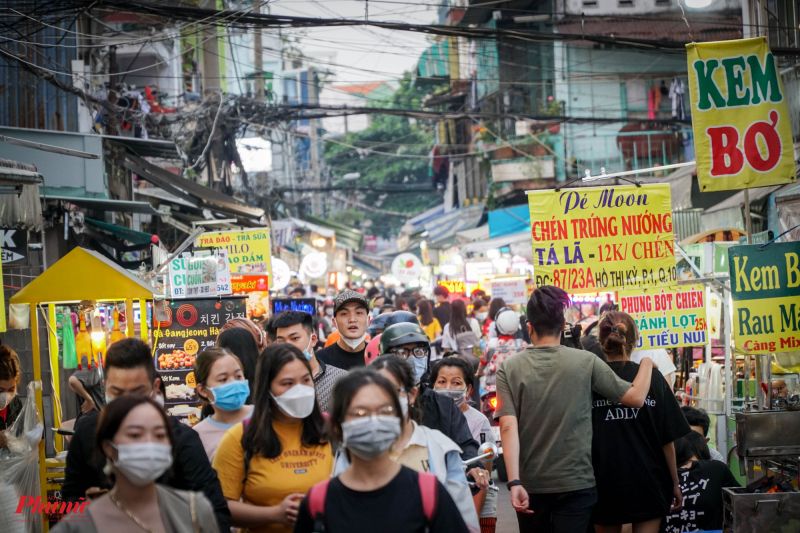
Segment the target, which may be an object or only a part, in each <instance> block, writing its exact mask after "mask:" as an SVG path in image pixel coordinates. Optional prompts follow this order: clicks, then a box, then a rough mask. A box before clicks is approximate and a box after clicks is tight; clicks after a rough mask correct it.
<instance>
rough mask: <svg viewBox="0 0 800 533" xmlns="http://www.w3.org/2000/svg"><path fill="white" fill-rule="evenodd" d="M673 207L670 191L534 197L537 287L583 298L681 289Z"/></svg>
mask: <svg viewBox="0 0 800 533" xmlns="http://www.w3.org/2000/svg"><path fill="white" fill-rule="evenodd" d="M670 199H671V196H670V189H669V185H667V184H655V185H641V186H636V185H613V186H608V187H582V188H578V189H560V190H553V189H548V190H541V191H532V192H530V193H529V194H528V204H529V207H530V213H531V237H532V239H533V274H534V281H535V283H536V285H537V286H542V285H555V286H557V287H560V288H562V289H564V290H565V291H566V292H568V293H570V294H579V293H584V292H604V291H609V290H614V289H618V290H633V289H644V288H652V287H660V286H663V285H669V284H673V283H675V281H676V276H677V273H676V269H675V250H674V246H675V243H674V240H675V236H674V233H673V229H672V207H671V204H670Z"/></svg>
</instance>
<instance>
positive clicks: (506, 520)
mask: <svg viewBox="0 0 800 533" xmlns="http://www.w3.org/2000/svg"><path fill="white" fill-rule="evenodd" d="M494 482H495V483H496V484H497V486H498V487H499V488H500V492H499V493H498V494H497V529H496V532H497V533H518V532H519V526H518V525H517V515H516V513H515V512H514V508H513V507H511V498H510V497H509V495H508V489H507V488H506V484H505V483H501V482H499V481H497V474H495V480H494Z"/></svg>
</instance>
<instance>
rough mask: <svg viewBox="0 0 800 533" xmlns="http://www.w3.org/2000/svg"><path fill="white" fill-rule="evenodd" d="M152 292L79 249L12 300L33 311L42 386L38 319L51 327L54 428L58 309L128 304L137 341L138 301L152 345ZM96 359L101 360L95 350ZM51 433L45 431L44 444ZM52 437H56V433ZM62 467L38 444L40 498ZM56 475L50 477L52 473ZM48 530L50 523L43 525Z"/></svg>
mask: <svg viewBox="0 0 800 533" xmlns="http://www.w3.org/2000/svg"><path fill="white" fill-rule="evenodd" d="M152 298H153V290H152V288H151V287H150V286H149V284H148V283H147V282H146V281H144V280H142V279H140V278H138V277H136V276H135V275H133V274H131V273H130V272H128V271H127V270H125V269H123V268H122V267H120V266H118V265H117V264H116V263H114V262H112V261H111V260H109V259H107V258H105V257H103V256H102V255H100V254H99V253H97V252H94V251H91V250H87V249H85V248H80V247H77V248H74V249H73V250H72V251H70V252H69V253H68V254H67V255H65V256H64V257H62V258H61V259H59V260H58V261H57V262H56V263H54V264H53V265H51V266H50V267H49V268H48V269H47V270H45V271H44V272H43V273H42V274H41V275H39V276H38V277H36V279H34V280H33V281H32V282H31V283H29V284H28V285H26V286H25V287H23V288H22V289H21V290H20V291H19V292H17V293H16V294H15V295H14V296H13V297H12V298H11V300H10V303H11V304H12V306H13V305H26V306H28V307H29V315H30V323H29V327H30V330H31V342H32V352H33V379H34V381H39V382H41V380H42V359H43V358H42V357H41V345H42V343H41V339H40V338H39V337H40V336H39V313H40V312H41V313H42V314H43V316H44V317H45V320H46V323H47V324H48V328H47V329H48V346H49V358H48V359H47V361H48V362H49V365H50V371H51V374H52V386H53V411H54V412H53V413H52V421H53V426H54V427H58V426H59V425H60V423H61V405H60V401H59V399H60V390H59V389H60V387H59V382H60V380H59V374H60V371H61V368H62V362H60V361H59V343H58V338H57V336H56V328H55V324H56V306H57V305H65V304H72V305H74V304H79V303H80V302H87V301H88V302H93V303H95V304H96V303H101V302H124V303H125V310H126V313H125V316H126V321H125V324H126V329H125V332H124V335H125V336H127V337H133V336H134V335H135V331H134V319H133V316H134V302H135V301H138V303H139V309H140V312H141V317H142V318H141V320H140V322H141V331H140V335H141V337H142V338H143V339H145V340H147V339H148V327H147V320H146V318H145V317H146V310H147V300H152ZM92 351H93V353H94V357H97V356H98V353H96V352H95V350H94V349H93V350H92ZM103 355H104V353H100V354H99V360H98V359H93V361H92V362H90V363H89V364H98V365H102V356H103ZM36 407H37V410H38V411H39V413H42V414H43V413H44V404H43V399H42V388H41V387H38V388H37V389H36ZM47 434H48V431H47V429H45V438H46V437H47ZM51 435H52V433H51ZM52 438H53V440H54V446H55V449H56V452H57V453H58V452H63V451H64V450H63V443H62V442H61V438H60V436H59V435H54V436H53V437H52ZM59 466H61V468H63V463H61V464H59V462H58V461H52V460H51V461H47V460H46V457H45V440H44V439H43V440H42V441H41V442H40V443H39V485H40V487H41V495H42V497H45V495H46V494H47V491H48V490H55V489H58V488H59V486H60V479H59V477H62V476H63V474H61V473H60V472H58V470H59ZM50 469H52V471H50V473H48V472H49V470H50ZM44 528H45V530H46V529H47V523H46V521H45V523H44Z"/></svg>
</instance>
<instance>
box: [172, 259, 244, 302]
mask: <svg viewBox="0 0 800 533" xmlns="http://www.w3.org/2000/svg"><path fill="white" fill-rule="evenodd" d="M169 290H170V298H198V297H201V298H202V297H204V296H223V295H226V294H231V292H232V289H231V270H230V266H229V264H228V253H227V251H226V250H224V249H219V250H217V251H216V253H214V254H212V255H204V256H200V257H192V256H183V257H176V258H175V259H173V260H172V261H170V263H169Z"/></svg>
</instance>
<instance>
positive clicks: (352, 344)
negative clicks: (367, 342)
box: [340, 333, 367, 350]
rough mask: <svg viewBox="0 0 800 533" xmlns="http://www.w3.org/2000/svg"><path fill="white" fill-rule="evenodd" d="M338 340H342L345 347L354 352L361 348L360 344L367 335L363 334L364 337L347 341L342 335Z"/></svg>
mask: <svg viewBox="0 0 800 533" xmlns="http://www.w3.org/2000/svg"><path fill="white" fill-rule="evenodd" d="M340 338H341V339H342V342H344V343H345V344H346V345H347V346H349V347H350V349H351V350H355V349H356V348H358V347H359V346H361V343H362V342H364V339H366V338H367V334H366V333H365V334H364V335H362V336H360V337H359V338H357V339H348V338H347V337H345V336H344V335H342V336H341V337H340Z"/></svg>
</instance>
